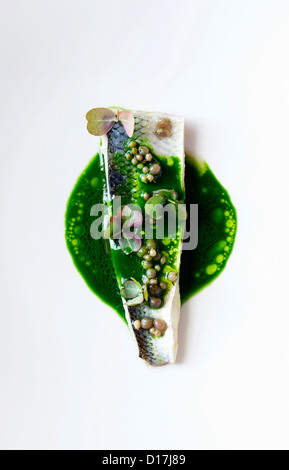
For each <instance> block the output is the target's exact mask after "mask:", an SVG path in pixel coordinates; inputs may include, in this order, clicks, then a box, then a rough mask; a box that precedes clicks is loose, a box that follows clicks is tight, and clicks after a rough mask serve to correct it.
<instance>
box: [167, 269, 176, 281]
mask: <svg viewBox="0 0 289 470" xmlns="http://www.w3.org/2000/svg"><path fill="white" fill-rule="evenodd" d="M177 279H178V275H177V273H175V272H174V271H171V272H170V273H169V275H168V280H169V281H171V282H175V281H176V280H177Z"/></svg>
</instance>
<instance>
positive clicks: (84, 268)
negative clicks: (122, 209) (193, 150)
mask: <svg viewBox="0 0 289 470" xmlns="http://www.w3.org/2000/svg"><path fill="white" fill-rule="evenodd" d="M103 185H104V174H103V171H102V170H101V165H100V158H99V155H96V156H95V157H94V158H93V159H92V161H91V162H90V164H89V165H88V166H87V168H86V169H85V170H84V172H83V173H82V174H81V175H80V177H79V178H78V180H77V183H76V185H75V187H74V189H73V191H72V193H71V195H70V198H69V200H68V203H67V210H66V215H65V236H66V244H67V248H68V250H69V252H70V254H71V256H72V259H73V262H74V265H75V267H76V268H77V270H78V271H79V273H80V274H81V276H82V277H83V279H84V281H85V282H86V284H87V285H88V287H89V288H90V289H91V290H92V292H93V293H94V294H96V295H97V296H98V297H99V298H100V299H101V300H102V301H103V302H105V303H106V304H108V305H109V306H111V307H112V308H113V309H114V310H115V311H116V312H117V313H118V314H119V315H120V317H121V318H122V319H123V320H124V321H126V320H125V314H124V309H123V305H122V299H121V296H120V293H119V287H118V284H117V280H116V277H115V272H114V268H113V263H112V258H111V252H110V245H109V241H108V240H104V239H102V238H101V239H99V240H95V239H93V238H92V237H91V234H90V228H91V224H92V223H93V221H94V220H95V217H93V216H91V215H90V211H91V208H92V206H93V205H95V204H102V203H103ZM185 186H186V203H187V205H189V204H198V214H199V220H198V246H197V248H196V249H195V250H191V251H188V250H185V251H183V253H182V260H181V272H180V292H181V301H182V303H184V302H186V301H187V300H188V299H189V298H190V297H191V296H193V295H194V294H196V293H197V292H199V291H200V290H201V289H203V288H204V287H205V286H207V285H208V284H210V283H211V282H212V281H213V280H214V279H216V278H217V277H218V276H219V275H220V273H221V272H222V271H223V270H224V268H225V266H226V263H227V261H228V259H229V257H230V254H231V252H232V249H233V246H234V241H235V236H236V230H237V215H236V210H235V208H234V206H233V204H232V202H231V199H230V196H229V194H228V192H227V191H226V190H225V189H224V188H223V186H222V185H221V184H220V182H219V181H218V180H217V178H216V177H215V176H214V174H213V173H212V171H211V170H210V168H209V167H208V166H207V165H206V164H205V163H202V164H200V163H197V162H196V161H195V160H194V159H193V158H192V157H189V156H187V155H186V167H185ZM188 214H189V210H188ZM188 223H189V221H188Z"/></svg>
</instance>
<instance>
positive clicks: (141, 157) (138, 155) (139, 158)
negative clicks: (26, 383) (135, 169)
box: [136, 154, 143, 162]
mask: <svg viewBox="0 0 289 470" xmlns="http://www.w3.org/2000/svg"><path fill="white" fill-rule="evenodd" d="M136 158H137V160H138V161H139V162H142V161H143V156H142V155H140V154H137V156H136Z"/></svg>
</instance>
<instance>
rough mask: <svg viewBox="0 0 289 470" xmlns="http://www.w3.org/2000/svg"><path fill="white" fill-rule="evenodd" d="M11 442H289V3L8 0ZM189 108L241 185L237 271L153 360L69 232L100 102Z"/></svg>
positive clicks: (0, 19)
mask: <svg viewBox="0 0 289 470" xmlns="http://www.w3.org/2000/svg"><path fill="white" fill-rule="evenodd" d="M0 34H1V46H0V47H1V61H0V69H1V90H0V116H1V136H0V159H1V160H0V162H1V169H0V172H1V173H0V201H1V218H0V220H1V229H0V242H1V243H0V266H1V271H0V276H1V277H0V312H1V324H0V361H1V363H0V381H1V384H0V398H1V401H0V413H1V416H0V447H1V448H4V449H10V448H12V449H30V448H31V449H39V448H40V449H46V448H48V449H137V448H139V449H157V448H162V449H185V448H188V449H254V448H255V449H272V448H273V449H279V448H286V449H288V448H289V445H288V442H289V433H288V431H289V429H288V427H289V425H288V422H289V404H288V394H289V379H288V368H289V333H288V326H289V319H288V314H289V305H288V291H289V289H288V272H289V259H288V247H287V244H288V229H289V226H288V199H289V198H288V186H289V183H288V169H289V168H288V159H289V156H288V131H289V53H288V52H289V51H288V49H289V47H288V44H289V2H288V1H286V0H284V1H281V0H279V1H278V0H242V1H239V0H224V1H222V0H201V1H197V0H187V1H186V0H179V1H175V0H145V1H142V2H140V1H135V0H134V1H133V0H131V1H129V0H127V1H124V0H117V1H106V2H105V1H103V0H102V1H99V0H94V1H89V0H83V1H80V0H79V1H74V0H69V1H66V0H56V1H55V0H53V1H52V0H50V1H49V2H44V1H42V0H35V1H32V0H26V1H22V0H18V1H15V0H7V1H1V12H0ZM111 105H116V106H123V107H127V108H134V109H144V110H161V111H166V112H171V113H176V114H180V115H184V116H185V118H186V126H187V129H186V140H187V143H186V144H187V149H189V150H191V151H193V152H195V154H196V155H198V156H200V157H202V158H204V159H205V160H206V161H207V162H208V163H209V165H210V166H211V168H212V169H213V171H214V172H215V174H216V175H217V177H218V178H219V179H220V180H221V182H222V183H223V184H224V185H225V187H226V188H228V190H229V192H230V194H231V197H232V200H233V202H234V204H235V205H236V207H237V210H238V216H239V229H238V234H237V240H236V244H235V249H234V252H233V255H232V257H231V259H230V261H229V263H228V266H227V268H226V270H225V272H224V273H223V274H222V275H221V277H220V278H219V279H218V280H217V281H216V282H215V283H214V284H213V285H212V286H211V287H208V288H207V289H205V290H204V291H203V292H201V293H200V294H198V295H197V296H196V297H195V298H193V299H192V300H191V301H190V302H188V303H187V304H186V305H185V306H184V308H183V310H182V317H181V323H180V349H179V355H178V363H177V364H176V365H174V366H165V367H163V368H156V369H154V368H147V367H145V365H144V364H143V363H142V362H141V360H140V359H138V357H137V354H136V351H135V349H134V345H133V342H132V340H131V338H130V336H129V333H128V331H127V329H126V327H125V325H124V324H123V323H122V321H121V320H120V319H119V317H118V316H117V315H116V314H115V313H114V312H113V311H112V310H111V309H110V308H109V307H107V306H106V305H104V304H102V303H101V302H100V301H99V300H98V299H97V298H96V297H95V296H94V295H93V294H92V293H91V292H90V290H89V289H88V288H87V287H86V285H85V283H84V282H83V280H82V279H81V277H80V276H79V274H78V273H77V271H76V270H75V268H74V266H73V264H72V261H71V259H70V256H69V254H68V252H67V250H66V247H65V240H64V212H65V205H66V201H67V199H68V196H69V194H70V192H71V190H72V187H73V185H74V183H75V181H76V179H77V177H78V175H79V174H80V173H81V171H82V170H83V168H84V167H85V166H86V164H87V163H88V162H89V160H90V158H91V157H92V156H93V155H94V154H95V152H96V150H97V148H96V139H95V138H94V137H93V136H91V135H89V134H88V133H87V131H86V123H85V113H86V112H87V111H88V110H89V109H91V108H92V107H98V106H111Z"/></svg>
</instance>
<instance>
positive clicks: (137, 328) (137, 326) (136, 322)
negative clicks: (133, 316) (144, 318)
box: [133, 320, 141, 330]
mask: <svg viewBox="0 0 289 470" xmlns="http://www.w3.org/2000/svg"><path fill="white" fill-rule="evenodd" d="M133 326H134V327H135V329H136V330H139V329H140V327H141V322H140V320H135V321H134V323H133Z"/></svg>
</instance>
